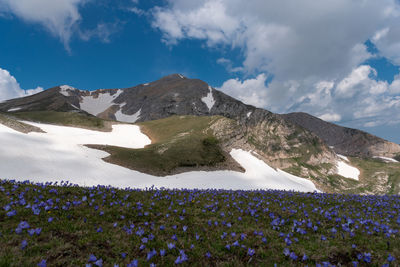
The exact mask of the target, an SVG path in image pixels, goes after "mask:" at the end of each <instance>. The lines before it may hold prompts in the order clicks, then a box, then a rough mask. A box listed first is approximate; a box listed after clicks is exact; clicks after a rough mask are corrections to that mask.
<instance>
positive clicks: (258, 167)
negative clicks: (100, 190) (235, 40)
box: [0, 122, 317, 192]
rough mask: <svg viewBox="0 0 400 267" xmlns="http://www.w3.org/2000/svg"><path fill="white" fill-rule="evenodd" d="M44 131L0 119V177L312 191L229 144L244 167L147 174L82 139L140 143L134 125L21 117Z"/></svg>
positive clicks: (141, 139)
mask: <svg viewBox="0 0 400 267" xmlns="http://www.w3.org/2000/svg"><path fill="white" fill-rule="evenodd" d="M25 123H29V124H31V125H34V126H37V127H40V128H41V129H43V130H44V131H45V132H46V133H36V132H32V133H29V134H23V133H20V132H17V131H14V130H12V129H10V128H8V127H6V126H4V125H2V124H0V139H1V140H2V145H1V146H0V162H1V165H0V175H1V178H2V179H15V180H19V181H24V180H28V179H29V180H31V181H33V182H47V181H49V182H50V181H52V182H56V181H59V182H60V181H62V180H64V181H66V180H68V181H70V182H71V183H74V184H78V185H83V186H92V185H98V184H102V185H112V186H115V187H120V188H125V187H134V188H146V187H151V186H153V185H154V186H156V187H165V188H200V189H208V188H217V189H268V188H271V189H286V190H297V191H311V192H312V191H316V190H317V189H316V187H315V186H314V184H313V183H312V182H311V181H308V180H306V179H303V178H299V177H296V176H293V175H290V174H288V173H285V172H283V171H281V170H275V169H273V168H271V167H270V166H268V165H267V164H265V163H264V162H263V161H261V160H259V159H258V158H256V157H255V156H253V155H252V154H251V152H247V151H243V150H240V149H234V150H232V151H231V155H232V157H233V158H234V159H235V160H236V161H237V162H238V163H239V164H241V165H242V166H243V167H244V168H245V169H246V172H245V173H239V172H234V171H214V172H205V171H194V172H187V173H182V174H178V175H171V176H166V177H156V176H152V175H147V174H144V173H140V172H137V171H133V170H130V169H127V168H123V167H120V166H117V165H113V164H109V163H107V162H104V161H103V160H102V158H104V157H106V156H108V153H106V152H104V151H99V150H95V149H89V148H87V147H85V146H83V144H108V145H115V146H121V147H129V148H142V147H144V146H145V145H148V144H150V139H149V138H148V137H147V136H146V135H144V134H142V133H141V132H140V129H139V127H138V126H136V125H113V131H112V132H98V131H90V130H85V129H80V128H73V127H64V126H55V125H48V124H41V123H31V122H25Z"/></svg>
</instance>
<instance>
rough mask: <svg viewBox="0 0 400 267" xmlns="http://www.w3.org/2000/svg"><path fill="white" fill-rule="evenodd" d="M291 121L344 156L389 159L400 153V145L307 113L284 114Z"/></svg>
mask: <svg viewBox="0 0 400 267" xmlns="http://www.w3.org/2000/svg"><path fill="white" fill-rule="evenodd" d="M281 116H282V118H284V119H285V120H288V121H291V122H293V123H295V124H297V125H299V126H301V127H304V128H305V129H307V130H309V131H311V132H313V133H314V134H315V135H317V136H318V137H320V138H321V139H322V140H323V141H324V142H325V143H326V144H327V145H328V146H331V147H332V148H333V150H334V151H335V152H336V153H338V154H342V155H346V156H356V157H389V158H394V157H395V156H396V155H398V154H399V153H400V145H398V144H395V143H392V142H389V141H386V140H384V139H382V138H379V137H377V136H374V135H372V134H369V133H366V132H363V131H360V130H357V129H352V128H347V127H342V126H339V125H336V124H333V123H330V122H326V121H323V120H321V119H319V118H316V117H314V116H311V115H310V114H307V113H300V112H299V113H289V114H282V115H281Z"/></svg>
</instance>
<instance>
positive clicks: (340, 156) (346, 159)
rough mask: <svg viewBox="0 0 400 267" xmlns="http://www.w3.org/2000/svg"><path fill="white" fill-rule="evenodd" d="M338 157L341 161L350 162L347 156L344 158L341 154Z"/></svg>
mask: <svg viewBox="0 0 400 267" xmlns="http://www.w3.org/2000/svg"><path fill="white" fill-rule="evenodd" d="M337 156H338V157H339V158H341V159H343V160H345V161H347V162H348V161H349V159H348V158H347V157H346V156H343V155H340V154H337Z"/></svg>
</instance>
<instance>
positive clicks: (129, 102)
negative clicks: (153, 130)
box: [0, 74, 400, 193]
mask: <svg viewBox="0 0 400 267" xmlns="http://www.w3.org/2000/svg"><path fill="white" fill-rule="evenodd" d="M44 111H46V112H62V113H68V114H72V113H78V114H81V115H83V116H87V117H88V118H92V117H93V116H95V117H97V118H99V119H102V120H104V121H111V122H112V121H121V122H127V123H143V122H148V121H155V120H161V119H165V118H169V117H171V116H188V115H191V116H199V117H201V116H221V117H223V118H226V120H219V122H218V123H214V124H212V125H211V124H210V125H208V127H207V129H205V130H204V131H206V130H207V131H209V132H210V133H211V134H212V135H213V136H214V137H215V138H217V139H218V140H219V146H220V147H221V149H222V150H223V151H225V152H226V153H228V152H229V151H231V150H232V149H243V150H246V151H252V152H253V153H254V154H255V155H257V157H259V158H260V159H262V160H263V161H264V162H266V163H267V164H269V165H270V166H272V167H274V168H279V169H283V170H285V171H287V172H290V173H292V174H294V175H298V176H301V177H305V178H308V179H310V180H311V181H313V182H314V183H315V184H316V185H318V187H319V188H321V189H322V190H325V191H340V190H343V189H346V190H356V189H357V188H358V189H359V188H364V185H363V181H362V180H363V179H362V178H360V180H359V182H358V184H354V183H353V181H351V182H349V180H351V179H349V178H344V177H343V173H342V175H340V174H341V172H340V170H339V169H340V164H339V163H343V164H348V165H349V166H353V167H356V168H358V169H359V170H361V177H362V176H363V175H364V176H365V175H366V173H371V174H370V175H372V176H373V175H375V174H377V175H378V174H379V172H380V173H381V174H379V175H378V176H377V177H381V178H379V179H381V180H382V179H386V180H387V182H388V183H389V180H390V179H392V182H393V183H394V182H395V181H397V178H399V179H400V176H399V177H397V176H396V174H394V178H393V172H395V173H397V169H396V170H395V171H394V170H392V169H390V170H388V169H387V167H386V165H379V164H389V165H390V164H392V165H393V166H394V165H396V164H395V163H396V159H399V156H400V146H399V145H398V144H395V143H392V142H389V141H386V140H384V139H382V138H379V137H376V136H374V135H371V134H368V133H366V132H363V131H360V130H357V129H350V128H346V127H341V126H338V125H336V124H333V123H329V122H325V121H323V120H321V119H318V118H316V117H314V116H312V115H310V114H307V113H290V114H275V113H272V112H270V111H268V110H265V109H260V108H256V107H254V106H251V105H246V104H244V103H242V102H241V101H239V100H236V99H234V98H232V97H230V96H228V95H226V94H224V93H223V92H221V91H218V90H216V89H214V88H212V87H211V86H209V85H208V84H207V83H206V82H204V81H201V80H198V79H189V78H186V77H184V76H182V75H180V74H172V75H169V76H166V77H163V78H161V79H160V80H157V81H154V82H151V83H146V84H140V85H137V86H134V87H129V88H125V89H99V90H95V91H86V90H79V89H75V88H73V87H70V86H67V85H63V86H56V87H53V88H50V89H48V90H45V91H43V92H41V93H38V94H35V95H32V96H27V97H22V98H17V99H12V100H8V101H5V102H3V103H0V112H2V113H3V114H5V115H7V116H11V117H13V116H16V117H19V118H24V119H27V118H28V119H29V116H27V114H33V113H35V112H44ZM346 157H348V158H346ZM367 163H368V164H367ZM374 164H375V165H376V164H378V165H379V166H384V167H382V168H381V167H376V166H375V165H374ZM372 165H374V166H375V167H373V168H372V167H371V166H372ZM392 165H390V166H392ZM399 165H400V164H399ZM370 167H371V168H372V169H373V170H371V168H370ZM363 168H364V169H365V168H369V169H368V171H363V170H364V169H363ZM382 173H383V174H382ZM372 176H371V177H372ZM382 177H384V178H382ZM385 177H386V178H385ZM390 177H392V178H390ZM365 179H366V180H365V181H364V182H367V180H368V179H367V178H365ZM377 179H378V178H377ZM393 179H394V180H393ZM386 180H385V181H386ZM382 181H383V180H382ZM382 181H381V182H382ZM370 183H371V181H369V180H368V184H370ZM393 186H395V185H394V184H393ZM397 186H398V185H397ZM358 189H357V190H358ZM385 190H386V191H387V189H385ZM396 190H397V189H396ZM378 191H379V190H378ZM378 191H376V190H375V189H374V188H372V189H368V190H367V191H365V192H366V193H371V192H372V193H374V192H378ZM351 192H353V191H351ZM354 192H356V191H354ZM378 193H385V191H382V190H381V191H379V192H378Z"/></svg>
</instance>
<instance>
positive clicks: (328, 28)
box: [153, 0, 400, 127]
mask: <svg viewBox="0 0 400 267" xmlns="http://www.w3.org/2000/svg"><path fill="white" fill-rule="evenodd" d="M153 18H154V20H153V27H155V28H156V29H158V30H160V31H161V33H162V35H163V40H164V41H165V42H166V43H168V44H169V45H174V44H177V43H178V42H179V41H181V40H183V39H198V40H203V41H204V42H205V44H206V45H207V46H208V47H211V48H212V49H215V48H217V49H222V50H225V51H229V50H230V49H237V51H241V53H242V56H243V58H244V59H243V61H242V64H241V66H239V69H237V68H234V67H233V66H232V62H231V61H230V60H229V58H226V53H224V58H220V59H219V60H218V61H217V62H218V63H219V64H221V65H223V66H225V67H226V69H227V70H228V71H229V72H231V73H235V71H233V69H234V70H238V72H236V74H238V75H242V74H244V76H249V75H251V76H254V75H257V74H259V73H262V74H261V75H259V76H257V78H255V79H248V80H242V79H238V78H236V79H229V80H228V81H226V82H224V83H223V85H222V86H221V88H220V89H221V90H223V91H224V92H226V93H228V94H230V95H232V96H234V97H237V98H239V99H241V100H243V101H244V102H246V103H249V104H253V105H256V106H259V107H264V108H267V109H270V110H272V111H274V112H279V113H283V112H290V111H305V112H309V113H311V114H314V115H317V116H319V117H321V118H324V119H327V120H330V121H350V120H356V121H358V123H363V124H366V123H370V124H371V123H372V121H374V124H377V123H380V124H385V123H386V124H388V123H390V119H391V118H392V119H393V120H397V121H399V120H400V112H399V111H400V107H399V103H398V95H399V94H400V81H399V80H400V78H399V77H397V78H396V79H395V80H394V81H393V82H392V83H391V84H389V83H388V82H385V81H378V80H377V72H376V70H375V69H373V68H372V67H371V66H368V65H361V64H364V62H365V61H366V60H367V59H369V58H372V57H374V56H375V55H372V54H370V53H369V52H368V49H367V47H366V45H365V42H366V41H367V40H368V39H370V40H371V41H372V42H373V43H374V44H375V45H376V46H377V48H378V49H379V50H381V51H382V55H383V56H385V57H387V58H388V59H389V60H390V61H392V62H394V63H397V64H399V65H400V52H399V51H400V27H398V25H399V24H400V5H399V4H398V3H397V2H396V1H395V0H381V1H376V0H364V1H348V0H327V1H313V0H297V1H294V0H293V1H289V2H288V3H287V4H286V5H283V4H282V1H279V0H270V1H263V0H254V1H245V0H168V1H167V5H165V6H163V7H156V8H154V9H153ZM269 75H271V77H273V79H272V81H271V82H269V84H268V86H265V81H266V77H269ZM377 117H378V119H377ZM390 117H391V118H390ZM356 126H357V125H354V127H356Z"/></svg>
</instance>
